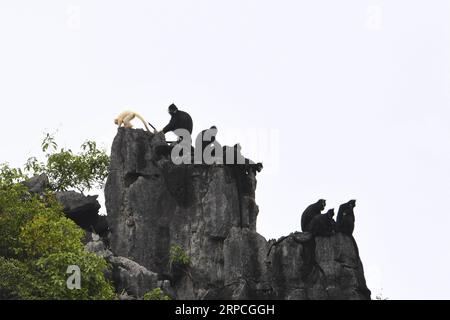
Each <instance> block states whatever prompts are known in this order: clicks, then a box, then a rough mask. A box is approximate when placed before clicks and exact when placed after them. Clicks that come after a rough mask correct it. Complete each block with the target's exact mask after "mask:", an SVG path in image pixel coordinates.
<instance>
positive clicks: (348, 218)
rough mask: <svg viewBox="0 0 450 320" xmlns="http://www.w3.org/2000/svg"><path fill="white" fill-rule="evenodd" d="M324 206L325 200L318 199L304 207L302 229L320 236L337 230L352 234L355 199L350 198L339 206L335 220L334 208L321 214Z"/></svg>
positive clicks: (325, 235) (326, 235)
mask: <svg viewBox="0 0 450 320" xmlns="http://www.w3.org/2000/svg"><path fill="white" fill-rule="evenodd" d="M325 207H326V200H324V199H320V200H319V201H317V202H316V203H313V204H312V205H310V206H308V207H307V208H306V210H305V211H304V212H303V214H302V219H301V227H302V231H303V232H310V233H312V234H313V236H320V237H329V236H332V235H333V234H334V233H338V232H339V233H343V234H346V235H349V236H351V235H353V230H354V229H355V213H354V208H355V207H356V200H350V201H349V202H347V203H344V204H342V205H341V206H340V207H339V211H338V215H337V219H336V221H334V219H333V217H334V209H330V210H328V212H327V213H325V214H322V211H323V210H324V209H325Z"/></svg>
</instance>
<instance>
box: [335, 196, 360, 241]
mask: <svg viewBox="0 0 450 320" xmlns="http://www.w3.org/2000/svg"><path fill="white" fill-rule="evenodd" d="M355 207H356V200H350V201H349V202H347V203H344V204H342V205H341V206H340V207H339V211H338V215H337V221H336V231H337V232H341V233H343V234H346V235H349V236H351V235H352V234H353V230H354V229H355V213H354V210H353V209H354V208H355Z"/></svg>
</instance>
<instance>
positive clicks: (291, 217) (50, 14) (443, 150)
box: [0, 0, 450, 299]
mask: <svg viewBox="0 0 450 320" xmlns="http://www.w3.org/2000/svg"><path fill="white" fill-rule="evenodd" d="M449 42H450V1H448V0H429V1H425V0H422V1H420V0H389V1H386V0H385V1H381V0H370V1H369V0H341V1H335V0H314V1H312V0H309V1H305V0H303V1H300V0H295V1H294V0H292V1H286V0H285V1H265V0H258V1H256V0H253V1H248V0H240V1H235V0H227V1H211V0H204V1H181V0H180V1H168V0H165V1H137V0H135V1H113V0H110V1H99V0H94V1H93V0H89V1H87V0H86V1H81V0H80V1H64V0H54V1H43V0H41V1H32V0H29V1H19V0H1V2H0V106H1V110H2V120H3V121H2V126H1V127H0V136H1V137H2V138H1V144H0V147H1V150H3V151H2V155H1V157H0V162H9V163H10V164H12V165H16V166H19V165H22V164H23V163H24V162H25V160H26V158H27V157H28V156H31V155H36V154H39V144H40V141H41V139H42V136H43V134H42V133H43V132H45V131H50V132H53V131H56V130H58V135H57V137H58V141H59V142H60V144H61V145H64V146H66V147H71V148H77V147H78V146H79V145H80V144H81V143H82V142H83V141H84V140H86V139H94V140H96V141H98V142H100V143H101V144H102V145H103V146H105V147H106V148H109V147H110V144H111V142H112V139H113V137H114V135H115V133H116V128H115V127H114V124H113V123H112V120H113V118H114V117H115V116H116V115H117V114H118V113H119V112H120V111H122V110H123V109H134V110H136V111H139V112H140V113H141V114H142V115H144V116H145V117H146V118H147V120H148V121H150V122H152V124H154V125H155V126H157V127H158V128H159V129H161V128H162V127H163V126H164V125H165V124H166V123H167V122H168V120H169V115H168V114H167V112H166V109H167V106H168V105H169V104H171V103H172V102H175V103H176V104H177V105H178V106H179V107H180V109H182V110H186V111H188V112H190V113H191V115H192V116H193V118H194V132H195V133H198V132H199V131H200V130H201V129H204V128H208V127H210V126H211V125H212V124H215V125H217V126H218V128H219V136H218V139H219V140H220V141H221V142H222V143H227V144H230V145H232V144H234V143H236V142H241V143H242V147H243V152H244V154H246V155H248V156H250V157H251V158H253V159H254V160H258V161H263V162H265V164H266V168H267V170H265V171H263V173H261V174H260V175H259V181H258V183H259V185H258V193H257V202H258V204H259V205H260V211H261V212H260V216H259V223H258V228H259V232H260V233H261V234H263V235H264V236H265V237H266V238H268V239H269V238H278V237H280V236H282V235H287V234H289V233H290V232H292V231H295V230H299V229H300V214H301V212H302V211H303V209H304V208H305V207H306V206H307V205H309V204H311V203H313V202H315V201H317V199H319V198H326V199H327V200H328V205H329V207H330V208H331V207H336V208H337V207H338V206H339V204H340V203H343V202H346V201H348V200H350V199H352V198H355V199H357V200H358V203H357V204H358V207H357V210H356V215H357V216H356V218H357V226H356V232H355V238H356V240H357V242H358V244H359V247H360V251H361V256H362V260H363V263H364V265H365V268H366V277H367V280H368V285H369V287H370V289H371V290H372V291H373V294H374V296H375V294H378V293H380V292H382V293H383V295H384V296H386V297H389V298H391V299H431V298H435V299H449V298H450V292H449V286H450V273H449V270H450V257H449V250H448V245H449V240H450V239H449V227H450V216H449V212H448V208H447V207H448V201H449V199H450V167H449V163H450V150H449V136H450V132H449V131H450V126H449V122H450V109H449V107H450V94H449V85H450V43H449ZM136 125H138V126H140V125H139V124H138V123H136ZM237 133H239V134H240V135H242V138H240V139H237V138H233V134H234V135H236V134H237ZM255 137H256V138H257V139H256V138H255ZM265 137H267V138H265ZM269 137H271V138H270V140H269ZM267 141H270V142H267ZM277 159H278V160H279V163H278V164H279V165H278V166H277V165H276V164H277ZM103 210H104V209H103Z"/></svg>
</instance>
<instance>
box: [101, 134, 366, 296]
mask: <svg viewBox="0 0 450 320" xmlns="http://www.w3.org/2000/svg"><path fill="white" fill-rule="evenodd" d="M165 148H166V149H167V145H166V143H165V140H164V135H163V134H157V135H154V134H151V133H148V132H145V131H143V130H132V129H124V128H122V129H119V130H118V134H117V136H116V138H115V139H114V143H113V146H112V150H111V166H110V174H109V177H108V181H107V184H106V189H105V197H106V207H107V211H108V217H107V218H108V223H109V226H110V227H111V229H112V234H111V237H110V244H111V250H112V251H113V252H114V254H117V255H119V256H123V257H127V258H129V259H131V260H133V261H136V263H138V264H139V265H141V266H143V267H145V268H146V269H147V270H152V271H153V272H156V273H158V274H159V275H160V276H159V277H160V280H170V281H171V282H172V283H171V284H172V286H171V287H172V288H173V290H174V292H175V294H173V295H172V296H176V297H177V298H178V299H298V300H303V299H368V298H370V291H368V289H367V287H366V284H365V280H364V273H363V268H362V264H361V261H360V260H359V256H358V251H357V248H356V243H355V242H354V240H353V238H351V237H347V236H344V235H340V234H338V235H334V236H332V237H330V238H315V239H314V238H313V237H312V235H310V234H305V233H293V234H291V235H290V236H288V237H284V238H282V239H280V240H279V241H269V242H267V241H266V240H265V239H264V237H262V236H261V235H259V234H258V233H257V232H256V218H257V215H258V212H259V209H258V206H257V205H256V201H255V189H256V178H255V176H254V174H245V172H240V173H239V174H236V171H233V168H232V167H230V166H224V165H211V166H207V165H179V166H176V165H174V164H173V163H172V162H171V160H170V159H169V158H168V157H167V156H166V155H167V153H164V152H161V150H165ZM238 179H240V180H238ZM173 245H179V246H181V247H182V248H183V249H184V251H185V252H186V254H187V255H188V256H189V257H190V258H191V265H190V267H189V268H188V269H187V271H186V272H184V273H183V274H182V275H181V277H176V276H175V275H174V274H173V273H172V270H171V269H170V267H169V256H170V248H171V247H172V246H173ZM115 263H116V264H117V263H118V262H117V261H115ZM126 272H130V271H129V269H127V268H124V271H123V272H122V274H123V276H124V277H125V273H126ZM133 272H134V271H133ZM156 285H158V284H156ZM142 291H143V290H141V291H140V292H139V294H140V293H142ZM134 294H136V292H135V293H134ZM134 294H133V295H134ZM137 296H139V295H137Z"/></svg>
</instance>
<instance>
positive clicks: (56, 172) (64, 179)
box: [25, 133, 109, 192]
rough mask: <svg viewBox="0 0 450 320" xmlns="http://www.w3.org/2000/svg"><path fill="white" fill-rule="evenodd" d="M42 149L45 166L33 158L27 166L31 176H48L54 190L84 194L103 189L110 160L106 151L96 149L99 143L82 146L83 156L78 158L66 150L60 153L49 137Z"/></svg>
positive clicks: (91, 142) (26, 169)
mask: <svg viewBox="0 0 450 320" xmlns="http://www.w3.org/2000/svg"><path fill="white" fill-rule="evenodd" d="M41 146H42V152H43V153H45V158H46V159H47V161H46V163H43V162H40V161H38V160H37V158H36V157H31V158H29V159H28V161H27V163H26V164H25V172H27V173H29V174H30V175H39V174H42V173H45V174H46V175H47V176H48V178H49V180H50V184H51V186H52V189H53V190H55V191H67V190H69V189H76V190H78V191H80V192H84V191H89V190H91V189H93V188H102V187H103V186H104V183H105V180H106V178H107V176H108V167H109V156H108V155H107V154H106V152H105V150H102V149H98V148H97V144H96V142H94V141H86V142H85V143H83V144H82V145H81V149H82V152H80V153H77V154H76V153H74V152H73V151H72V150H70V149H64V148H61V149H60V150H59V151H58V150H57V148H58V144H57V143H56V140H55V138H54V136H52V135H50V134H48V133H47V134H46V136H45V138H44V140H43V142H42V145H41Z"/></svg>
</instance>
